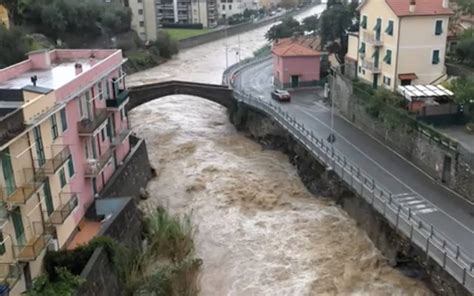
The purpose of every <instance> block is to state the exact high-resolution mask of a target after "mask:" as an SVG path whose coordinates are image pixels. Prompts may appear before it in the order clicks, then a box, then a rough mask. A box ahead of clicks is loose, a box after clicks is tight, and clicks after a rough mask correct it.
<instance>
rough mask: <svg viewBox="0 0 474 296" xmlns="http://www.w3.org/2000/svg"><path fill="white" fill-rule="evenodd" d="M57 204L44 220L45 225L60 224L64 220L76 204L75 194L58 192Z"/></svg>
mask: <svg viewBox="0 0 474 296" xmlns="http://www.w3.org/2000/svg"><path fill="white" fill-rule="evenodd" d="M59 200H60V203H59V206H58V207H57V208H56V209H55V210H54V211H53V212H52V213H51V215H50V216H49V218H48V219H47V220H46V221H45V223H46V225H61V224H63V223H64V221H66V219H67V218H68V217H69V215H70V214H71V213H72V211H73V210H74V209H75V208H76V207H77V205H78V199H77V194H76V193H73V192H64V193H60V194H59Z"/></svg>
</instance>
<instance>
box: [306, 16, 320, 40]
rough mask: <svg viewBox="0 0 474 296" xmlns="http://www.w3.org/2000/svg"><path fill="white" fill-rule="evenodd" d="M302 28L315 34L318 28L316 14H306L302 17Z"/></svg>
mask: <svg viewBox="0 0 474 296" xmlns="http://www.w3.org/2000/svg"><path fill="white" fill-rule="evenodd" d="M303 29H304V30H305V31H306V32H310V33H311V34H313V35H316V34H317V32H318V30H319V17H318V15H317V14H315V15H312V16H308V17H307V18H305V19H303Z"/></svg>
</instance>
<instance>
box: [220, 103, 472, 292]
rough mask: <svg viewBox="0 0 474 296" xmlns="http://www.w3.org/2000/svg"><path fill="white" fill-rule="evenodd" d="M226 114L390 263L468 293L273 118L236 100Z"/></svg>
mask: <svg viewBox="0 0 474 296" xmlns="http://www.w3.org/2000/svg"><path fill="white" fill-rule="evenodd" d="M229 117H230V120H231V122H232V123H233V124H234V125H235V126H236V128H237V129H238V130H239V131H241V132H244V133H246V134H248V135H249V136H250V137H251V138H252V139H254V140H255V141H257V142H259V143H260V144H262V145H263V146H264V148H268V149H276V150H281V151H282V152H284V153H286V154H287V155H288V157H289V159H290V161H291V163H292V164H293V165H295V167H296V168H297V171H298V174H299V176H300V178H301V180H302V181H303V183H304V184H305V186H306V187H307V188H308V190H309V191H310V192H311V193H313V194H314V195H323V196H327V197H330V198H333V199H334V200H335V201H336V202H337V204H338V205H340V206H341V208H342V209H344V210H345V211H346V212H347V213H348V214H349V215H350V216H351V217H352V218H353V219H354V220H355V221H357V224H358V226H359V227H360V228H361V229H363V230H364V231H365V232H366V233H367V235H368V236H369V237H370V239H371V240H372V242H373V243H374V244H375V246H376V247H377V248H378V249H379V250H380V251H381V252H382V254H383V255H384V256H385V257H386V258H387V259H388V260H389V262H390V263H391V265H393V266H395V267H397V268H398V269H400V270H401V271H402V272H403V273H405V274H406V275H407V276H410V277H416V278H419V279H421V280H423V281H424V282H426V283H427V285H428V286H429V287H430V289H431V290H432V291H433V292H434V293H435V294H439V295H470V293H469V292H468V291H467V290H466V289H465V288H464V287H463V286H462V285H461V284H459V282H458V281H456V280H455V279H454V278H453V277H451V276H450V275H449V274H448V273H447V272H446V271H444V269H443V268H442V267H441V266H440V265H439V264H438V263H437V262H435V261H433V260H432V259H431V258H429V257H427V256H426V255H425V253H424V252H423V250H421V249H420V248H419V247H417V246H415V245H413V244H412V243H411V242H410V240H409V238H408V237H406V236H405V235H403V234H401V233H399V232H397V231H395V230H394V229H393V228H392V226H391V225H390V224H389V223H388V221H387V220H386V219H385V218H384V217H383V216H382V215H381V214H379V213H378V212H377V211H376V210H375V209H374V208H373V207H372V206H371V205H370V204H369V203H368V202H366V201H365V199H363V198H360V197H358V196H357V195H356V194H355V193H353V192H352V191H351V190H349V187H348V186H347V185H346V184H345V183H344V182H343V181H342V180H341V179H340V178H339V177H338V176H337V175H335V174H334V173H332V172H331V171H327V170H326V169H325V167H324V166H323V165H322V164H320V163H319V162H318V161H317V160H316V159H315V158H314V157H313V156H312V155H311V154H310V153H309V152H308V151H307V150H306V149H305V148H304V146H302V145H301V144H300V143H299V142H298V141H296V140H295V139H294V138H293V137H292V136H291V135H290V133H288V132H287V131H286V130H285V129H284V128H283V127H281V126H280V125H279V124H278V123H277V122H275V121H273V120H272V119H270V118H269V117H268V116H267V115H265V114H264V113H263V112H261V111H258V110H256V109H254V108H252V107H249V106H248V105H246V104H244V103H236V104H235V105H234V106H233V108H231V109H229ZM334 260H337V259H334Z"/></svg>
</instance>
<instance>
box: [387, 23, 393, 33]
mask: <svg viewBox="0 0 474 296" xmlns="http://www.w3.org/2000/svg"><path fill="white" fill-rule="evenodd" d="M385 33H387V34H388V35H390V36H392V35H393V21H388V26H387V29H386V30H385Z"/></svg>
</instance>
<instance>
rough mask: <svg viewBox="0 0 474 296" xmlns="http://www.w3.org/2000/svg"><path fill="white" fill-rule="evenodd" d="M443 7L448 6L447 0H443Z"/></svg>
mask: <svg viewBox="0 0 474 296" xmlns="http://www.w3.org/2000/svg"><path fill="white" fill-rule="evenodd" d="M443 8H449V0H443Z"/></svg>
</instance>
